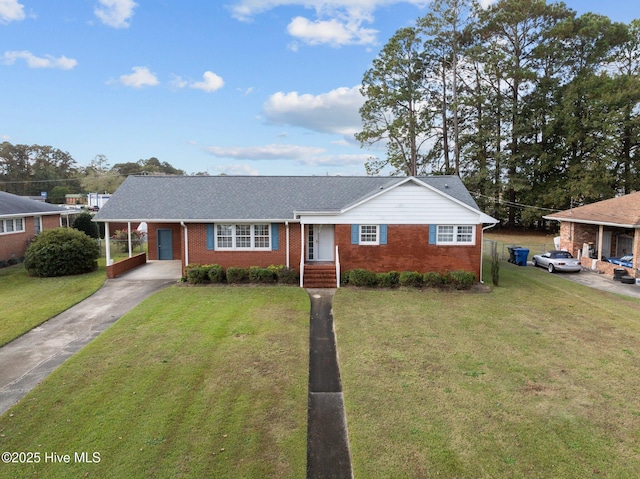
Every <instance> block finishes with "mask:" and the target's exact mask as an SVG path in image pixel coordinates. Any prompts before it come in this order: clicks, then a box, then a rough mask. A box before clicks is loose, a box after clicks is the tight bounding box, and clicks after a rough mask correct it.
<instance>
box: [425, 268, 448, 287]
mask: <svg viewBox="0 0 640 479" xmlns="http://www.w3.org/2000/svg"><path fill="white" fill-rule="evenodd" d="M443 281H444V280H443V278H442V275H441V274H440V273H436V272H435V271H429V272H427V273H425V274H423V275H422V284H423V285H424V286H427V287H429V288H439V287H440V286H442V285H443V284H444V283H443Z"/></svg>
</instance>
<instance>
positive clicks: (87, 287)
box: [0, 260, 106, 346]
mask: <svg viewBox="0 0 640 479" xmlns="http://www.w3.org/2000/svg"><path fill="white" fill-rule="evenodd" d="M102 263H104V260H103V261H102ZM105 279H106V276H105V268H104V266H102V267H100V268H98V270H96V271H94V272H93V273H89V274H82V275H76V276H63V277H57V278H35V277H31V276H28V275H27V271H26V270H25V268H24V266H23V265H22V264H17V265H15V266H10V267H8V268H2V269H0V311H2V315H1V317H2V321H0V346H2V345H4V344H7V343H8V342H10V341H12V340H14V339H15V338H17V337H19V336H22V335H23V334H24V333H26V332H28V331H30V330H31V329H33V328H35V327H36V326H39V325H40V324H42V323H44V322H45V321H47V320H48V319H49V318H52V317H53V316H56V315H57V314H60V313H61V312H62V311H65V310H66V309H68V308H70V307H71V306H73V305H74V304H77V303H79V302H80V301H82V300H83V299H85V298H87V297H88V296H91V295H92V294H93V293H95V292H96V291H97V290H98V289H99V288H100V286H102V284H103V283H104V281H105Z"/></svg>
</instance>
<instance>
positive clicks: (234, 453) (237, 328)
mask: <svg viewBox="0 0 640 479" xmlns="http://www.w3.org/2000/svg"><path fill="white" fill-rule="evenodd" d="M308 330H309V300H308V296H307V294H306V292H305V291H304V290H302V289H300V288H288V287H255V288H251V287H246V288H244V287H243V288H233V287H212V288H188V287H177V286H176V287H170V288H167V289H165V290H162V291H161V292H159V293H157V294H156V295H154V296H153V297H151V298H149V299H147V300H146V301H144V302H143V303H142V304H141V305H139V306H138V307H136V308H135V309H134V310H133V311H131V312H130V313H128V314H127V315H125V316H123V317H122V318H121V319H119V320H118V321H117V322H116V323H115V324H114V325H113V326H112V327H110V328H109V329H108V330H107V331H105V332H104V333H102V334H101V335H100V336H99V337H98V338H97V339H96V340H94V341H93V342H92V343H90V344H89V345H88V346H87V347H85V348H84V349H83V350H82V351H81V352H80V353H78V354H77V355H75V356H73V357H72V358H71V359H70V360H69V361H68V362H67V363H65V364H64V365H63V366H62V367H61V368H59V369H57V370H56V371H54V372H53V374H51V375H50V376H49V377H48V378H47V379H46V380H45V381H44V382H43V383H41V384H40V385H39V386H38V387H37V388H36V389H35V390H33V391H32V392H31V393H30V394H29V395H27V396H26V397H25V398H24V399H23V400H22V401H21V402H20V403H19V404H18V405H17V406H15V407H13V408H12V409H11V410H10V411H8V412H7V413H5V414H4V415H3V416H2V417H0V451H32V452H34V451H35V452H39V453H40V463H38V464H27V465H25V464H0V476H1V477H11V478H13V477H18V478H23V477H24V478H26V477H38V478H60V477H65V478H84V477H92V478H113V477H122V478H143V477H144V478H179V477H194V478H201V477H244V478H265V477H274V478H287V477H290V478H300V477H304V476H305V468H306V434H307V430H306V419H307V418H306V414H307V380H308V354H309V353H308ZM52 452H55V453H57V454H59V455H63V454H69V455H70V456H71V462H72V463H71V464H58V463H56V464H53V463H51V462H46V461H45V454H46V453H52ZM75 452H78V453H82V452H88V453H89V457H93V453H94V452H96V453H99V460H100V462H99V463H90V464H86V463H84V464H83V463H74V453H75Z"/></svg>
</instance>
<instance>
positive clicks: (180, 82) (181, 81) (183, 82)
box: [171, 76, 189, 88]
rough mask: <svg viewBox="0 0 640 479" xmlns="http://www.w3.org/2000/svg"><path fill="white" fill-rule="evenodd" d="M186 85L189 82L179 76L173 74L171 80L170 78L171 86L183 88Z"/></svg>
mask: <svg viewBox="0 0 640 479" xmlns="http://www.w3.org/2000/svg"><path fill="white" fill-rule="evenodd" d="M187 85H189V82H188V81H187V80H184V79H183V78H182V77H179V76H174V77H173V80H171V86H172V87H174V88H185V87H186V86H187Z"/></svg>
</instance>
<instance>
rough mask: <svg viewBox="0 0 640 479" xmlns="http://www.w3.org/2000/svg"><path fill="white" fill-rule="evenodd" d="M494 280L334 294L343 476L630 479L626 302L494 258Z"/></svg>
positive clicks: (635, 377)
mask: <svg viewBox="0 0 640 479" xmlns="http://www.w3.org/2000/svg"><path fill="white" fill-rule="evenodd" d="M584 274H586V273H584ZM500 284H501V286H500V287H497V288H494V290H493V292H491V293H485V294H482V293H475V294H474V293H465V292H450V293H438V292H429V291H385V292H380V291H367V290H352V289H346V288H345V289H341V290H339V291H338V293H337V294H336V297H335V300H334V315H335V323H336V330H337V341H338V350H339V352H340V365H341V373H342V380H343V389H344V395H345V403H346V415H347V421H348V427H349V437H350V441H351V452H352V455H353V461H354V469H355V476H356V477H362V478H365V477H366V478H368V479H369V478H389V477H393V478H427V477H439V478H467V477H473V478H480V477H487V478H513V477H536V478H558V477H563V478H585V477H616V478H623V477H628V478H632V477H640V461H639V460H638V458H639V457H640V396H639V395H638V391H640V301H638V300H634V299H629V298H623V297H618V296H614V295H611V294H607V293H604V292H600V291H597V290H593V289H589V288H586V287H584V286H581V285H578V284H576V283H573V282H572V281H569V280H566V279H563V278H562V277H561V276H560V275H550V274H548V273H546V272H545V271H543V270H539V269H534V268H520V267H516V266H514V265H510V264H506V263H502V269H501V281H500Z"/></svg>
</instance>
